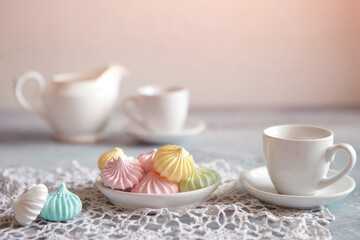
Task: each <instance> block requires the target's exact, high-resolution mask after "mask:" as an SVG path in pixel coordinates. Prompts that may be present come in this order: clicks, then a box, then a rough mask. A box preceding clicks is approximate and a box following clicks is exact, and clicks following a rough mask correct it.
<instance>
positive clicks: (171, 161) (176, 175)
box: [153, 145, 195, 182]
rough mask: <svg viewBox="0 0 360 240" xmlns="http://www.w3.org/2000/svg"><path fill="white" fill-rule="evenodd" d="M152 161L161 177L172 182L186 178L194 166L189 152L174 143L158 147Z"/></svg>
mask: <svg viewBox="0 0 360 240" xmlns="http://www.w3.org/2000/svg"><path fill="white" fill-rule="evenodd" d="M153 161H154V168H155V170H156V171H157V172H158V173H160V175H161V176H162V177H166V178H167V179H169V180H170V181H173V182H180V181H183V180H186V179H187V178H189V177H190V176H191V174H192V173H193V171H194V168H195V162H194V160H193V157H192V156H191V155H190V154H189V152H187V151H186V150H185V149H184V148H182V147H179V146H176V145H166V146H163V147H161V148H159V149H158V150H157V151H156V153H155V156H154V159H153Z"/></svg>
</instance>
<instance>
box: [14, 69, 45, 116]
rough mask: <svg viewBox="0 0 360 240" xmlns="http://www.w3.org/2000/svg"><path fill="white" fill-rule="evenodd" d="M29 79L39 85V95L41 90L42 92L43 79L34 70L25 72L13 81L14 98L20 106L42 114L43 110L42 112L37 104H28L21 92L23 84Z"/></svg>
mask: <svg viewBox="0 0 360 240" xmlns="http://www.w3.org/2000/svg"><path fill="white" fill-rule="evenodd" d="M31 79H34V80H35V81H36V82H37V84H38V85H39V89H38V95H39V97H40V94H41V92H43V90H44V89H45V79H44V77H43V76H42V75H41V74H40V73H39V72H36V71H29V72H26V73H24V74H23V75H21V76H20V77H19V78H18V79H17V81H16V83H15V97H16V100H17V101H18V103H19V104H20V106H22V107H23V108H25V109H26V110H28V111H29V112H33V113H36V114H38V115H41V116H42V115H43V112H44V111H43V109H42V108H41V107H39V106H35V105H33V104H30V103H29V102H28V101H27V100H26V99H25V97H24V94H23V86H24V84H25V83H26V82H27V81H28V80H31Z"/></svg>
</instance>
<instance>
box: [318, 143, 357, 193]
mask: <svg viewBox="0 0 360 240" xmlns="http://www.w3.org/2000/svg"><path fill="white" fill-rule="evenodd" d="M340 150H344V151H345V152H346V153H347V154H348V156H349V161H348V163H347V166H346V167H345V168H344V169H343V170H342V171H341V172H339V173H338V174H336V175H335V176H332V177H328V178H324V179H322V180H321V181H320V183H319V184H318V189H321V188H324V187H327V186H329V185H331V184H333V183H335V182H336V181H338V180H340V179H341V178H342V177H344V176H345V175H346V174H347V173H348V172H350V170H351V169H352V168H353V167H354V165H355V162H356V152H355V149H354V148H353V147H352V146H351V145H349V144H347V143H339V144H335V145H333V146H331V147H329V148H328V150H327V151H326V159H327V161H329V162H332V161H333V160H334V158H335V155H336V153H337V152H338V151H340Z"/></svg>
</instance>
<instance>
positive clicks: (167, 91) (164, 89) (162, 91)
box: [137, 85, 189, 97]
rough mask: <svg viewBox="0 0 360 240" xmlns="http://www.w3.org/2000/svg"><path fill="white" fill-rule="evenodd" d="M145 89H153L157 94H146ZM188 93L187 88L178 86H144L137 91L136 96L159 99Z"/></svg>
mask: <svg viewBox="0 0 360 240" xmlns="http://www.w3.org/2000/svg"><path fill="white" fill-rule="evenodd" d="M145 89H155V90H157V92H155V93H154V94H146V93H145ZM188 91H189V90H188V88H187V87H184V86H179V85H144V86H141V87H139V88H138V89H137V94H138V95H140V96H146V97H161V96H168V95H172V94H175V93H181V92H188Z"/></svg>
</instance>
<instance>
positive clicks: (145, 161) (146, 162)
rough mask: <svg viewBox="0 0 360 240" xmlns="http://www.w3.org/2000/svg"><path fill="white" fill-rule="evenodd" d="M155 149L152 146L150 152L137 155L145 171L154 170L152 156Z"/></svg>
mask: <svg viewBox="0 0 360 240" xmlns="http://www.w3.org/2000/svg"><path fill="white" fill-rule="evenodd" d="M156 151H157V149H156V148H154V149H153V150H152V151H151V152H146V153H142V154H140V155H139V157H138V160H139V162H140V164H141V167H142V168H143V169H144V172H145V173H148V172H155V168H154V161H153V158H154V155H155V153H156Z"/></svg>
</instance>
